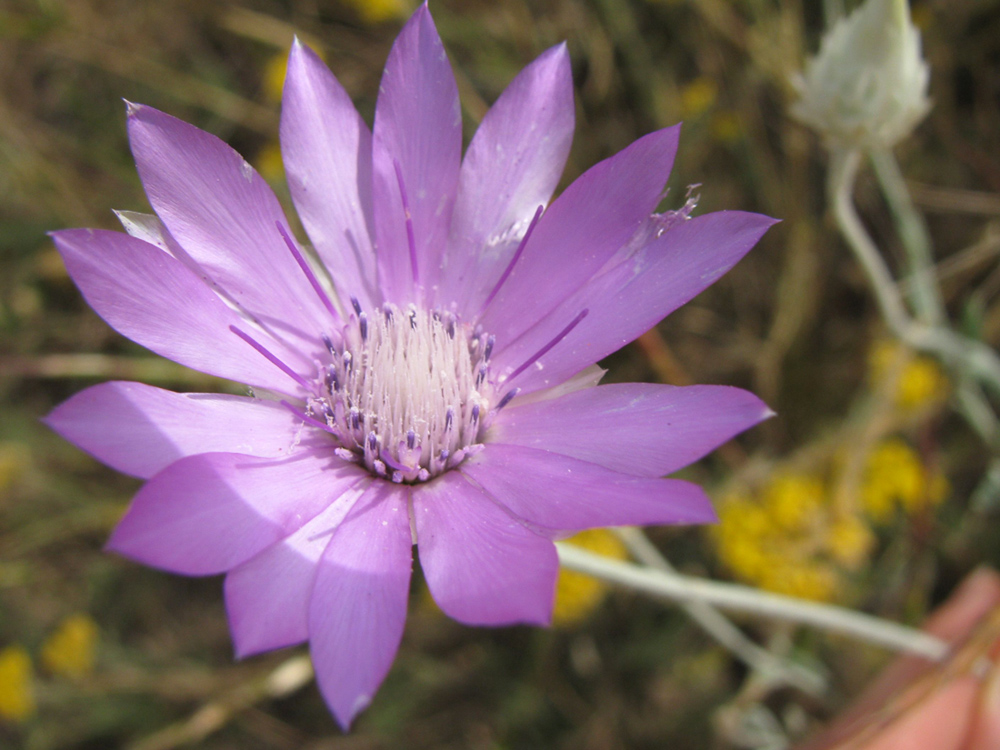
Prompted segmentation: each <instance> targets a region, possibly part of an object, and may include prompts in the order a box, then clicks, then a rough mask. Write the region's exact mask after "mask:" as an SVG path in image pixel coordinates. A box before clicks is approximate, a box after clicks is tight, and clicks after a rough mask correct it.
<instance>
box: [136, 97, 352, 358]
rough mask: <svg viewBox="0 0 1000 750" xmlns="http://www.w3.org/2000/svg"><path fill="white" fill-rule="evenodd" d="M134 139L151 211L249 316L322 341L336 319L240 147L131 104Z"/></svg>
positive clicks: (268, 190) (270, 194)
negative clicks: (289, 244) (285, 238)
mask: <svg viewBox="0 0 1000 750" xmlns="http://www.w3.org/2000/svg"><path fill="white" fill-rule="evenodd" d="M129 139H130V142H131V144H132V153H133V155H134V156H135V162H136V167H137V168H138V170H139V176H140V177H141V178H142V183H143V186H144V187H145V188H146V195H147V196H148V197H149V202H150V203H151V204H152V206H153V210H155V211H156V213H157V215H158V216H159V217H160V219H161V220H162V221H163V223H164V224H165V225H166V227H167V229H168V230H169V232H170V234H171V235H172V236H173V238H174V239H175V240H177V242H178V243H180V245H181V247H183V248H184V250H185V252H187V254H188V255H189V256H190V258H191V259H192V260H193V261H194V262H195V263H197V264H198V265H199V267H200V268H201V269H202V270H203V271H204V273H205V274H206V275H207V276H208V277H209V278H210V279H212V280H213V281H215V282H217V283H218V284H219V285H220V286H221V287H222V288H223V289H225V290H226V292H227V293H228V294H229V295H230V296H231V297H232V298H233V299H234V300H235V301H236V302H237V303H238V304H239V305H241V306H242V307H243V309H245V310H247V311H248V312H249V313H250V314H251V315H253V316H254V317H256V318H257V319H259V320H260V321H262V322H263V323H265V324H267V325H271V326H275V327H278V328H279V329H280V330H281V332H282V334H283V335H286V336H297V337H299V338H300V339H301V340H303V341H316V340H317V338H318V336H319V334H320V333H321V332H323V331H324V330H327V329H328V328H330V327H332V326H333V324H334V323H335V321H332V320H330V315H329V313H327V311H326V310H325V309H324V308H323V305H322V303H321V301H320V299H319V297H317V295H316V293H315V292H314V291H313V289H312V287H311V286H310V285H309V281H308V279H307V278H306V276H305V275H304V274H303V273H302V270H301V268H300V267H299V265H298V264H297V263H296V261H295V258H294V256H293V255H292V253H291V252H290V251H289V250H288V248H287V246H286V245H285V243H284V241H283V240H282V238H281V234H280V233H279V232H278V228H277V226H276V224H277V223H280V224H281V225H282V226H283V227H286V228H287V227H288V226H289V225H288V220H287V219H286V218H285V215H284V212H283V211H282V210H281V205H280V204H279V203H278V200H277V198H275V197H274V193H273V192H271V188H269V187H268V185H267V183H266V182H265V181H264V180H263V178H261V176H260V175H259V174H257V172H256V170H254V169H253V167H251V166H250V165H249V164H248V163H247V162H246V161H245V160H244V159H243V157H241V156H240V155H239V154H238V153H236V152H235V151H234V150H233V149H231V148H230V147H229V146H227V145H226V144H225V143H223V142H222V141H221V140H219V139H218V138H216V137H215V136H213V135H210V134H209V133H206V132H205V131H203V130H199V129H198V128H196V127H194V126H193V125H189V124H187V123H186V122H183V121H181V120H178V119H177V118H175V117H171V116H170V115H166V114H164V113H163V112H159V111H157V110H155V109H153V108H152V107H145V106H140V105H130V106H129Z"/></svg>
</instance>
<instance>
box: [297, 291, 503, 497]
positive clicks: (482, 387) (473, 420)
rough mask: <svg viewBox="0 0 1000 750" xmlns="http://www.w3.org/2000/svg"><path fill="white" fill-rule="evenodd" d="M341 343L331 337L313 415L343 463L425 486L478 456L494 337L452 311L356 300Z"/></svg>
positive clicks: (491, 392) (489, 398)
mask: <svg viewBox="0 0 1000 750" xmlns="http://www.w3.org/2000/svg"><path fill="white" fill-rule="evenodd" d="M354 309H355V313H356V315H354V316H352V317H351V322H350V323H348V324H347V325H346V326H345V327H344V330H343V335H342V338H341V343H340V344H339V345H335V344H334V343H333V342H332V341H329V340H327V348H328V349H329V351H330V362H329V364H327V365H325V367H324V369H323V382H322V383H321V384H319V385H318V388H317V391H316V392H317V393H318V395H317V396H315V397H314V398H312V399H310V400H309V403H308V408H309V413H310V415H311V416H313V417H314V418H316V419H322V420H324V421H325V422H326V424H327V425H328V426H329V427H330V431H331V432H333V434H334V435H336V437H337V438H338V440H339V442H340V447H339V448H337V455H339V456H340V457H341V458H344V459H347V460H350V461H356V462H359V463H363V464H364V465H365V466H366V467H367V468H368V470H369V471H370V472H371V473H372V474H374V475H375V476H378V477H384V478H388V479H391V480H392V481H394V482H424V481H427V480H428V479H430V478H432V477H434V476H437V475H438V474H440V473H442V472H444V471H446V470H448V469H451V468H453V467H455V466H457V465H458V464H459V463H461V462H462V460H464V459H465V458H466V456H468V455H470V454H472V453H474V452H476V451H477V450H479V449H480V435H481V433H482V432H483V431H484V430H485V425H484V421H486V419H487V418H488V415H489V412H490V408H491V405H492V404H493V402H494V396H495V387H494V384H493V382H492V381H491V379H490V377H489V374H490V373H489V360H490V355H491V353H492V349H493V337H492V336H487V335H484V334H482V333H481V332H474V331H471V330H470V328H469V326H468V325H467V324H463V323H461V322H459V321H458V320H457V319H456V318H455V317H454V316H453V315H451V314H449V313H443V312H439V311H437V310H431V311H426V310H420V309H418V308H416V307H415V306H413V305H410V306H409V307H408V308H406V309H405V310H400V309H399V308H398V307H396V306H395V305H391V304H386V305H384V306H383V307H382V308H381V309H379V310H377V311H375V312H374V313H373V314H372V315H371V316H369V315H368V314H367V313H366V312H363V311H362V310H361V308H360V305H358V304H357V303H356V302H355V303H354Z"/></svg>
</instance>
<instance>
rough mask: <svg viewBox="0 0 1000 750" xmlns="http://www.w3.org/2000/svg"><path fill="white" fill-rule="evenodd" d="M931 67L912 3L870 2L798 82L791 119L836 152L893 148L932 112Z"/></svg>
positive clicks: (841, 26)
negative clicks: (807, 127)
mask: <svg viewBox="0 0 1000 750" xmlns="http://www.w3.org/2000/svg"><path fill="white" fill-rule="evenodd" d="M929 75H930V73H929V70H928V67H927V63H926V62H924V59H923V57H922V56H921V53H920V32H919V31H918V30H917V29H916V27H915V26H914V25H913V22H912V21H911V20H910V12H909V7H908V6H907V3H906V0H865V2H864V3H863V4H862V5H861V6H859V7H858V8H857V9H856V10H855V11H854V12H853V13H851V14H850V15H849V16H848V17H847V18H845V19H841V20H840V21H838V22H837V23H836V24H835V25H834V26H833V28H832V29H830V30H829V31H828V32H827V33H826V35H825V36H824V37H823V40H822V42H821V43H820V48H819V53H818V54H817V55H816V56H815V57H814V58H812V59H811V60H810V61H809V62H808V63H807V64H806V69H805V72H804V74H802V75H799V76H796V77H795V79H794V80H793V81H792V83H793V85H794V86H795V88H796V89H797V90H798V92H799V95H800V99H799V100H798V101H797V102H796V103H795V104H794V105H793V106H792V110H791V111H792V114H793V115H794V116H795V117H796V118H798V119H799V120H801V121H802V122H804V123H806V124H807V125H810V126H811V127H813V128H815V129H816V130H817V131H818V132H819V133H820V134H821V135H822V136H823V137H824V139H825V140H826V142H827V145H828V146H830V147H831V148H842V147H847V148H879V147H882V148H889V147H891V146H894V145H895V144H896V143H898V142H899V141H900V140H902V139H903V138H905V137H906V136H907V135H909V134H910V133H911V132H912V131H913V128H914V127H916V125H917V123H918V122H920V120H922V119H923V117H924V115H926V114H927V112H928V110H929V109H930V100H929V99H928V98H927V82H928V78H929Z"/></svg>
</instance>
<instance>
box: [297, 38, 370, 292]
mask: <svg viewBox="0 0 1000 750" xmlns="http://www.w3.org/2000/svg"><path fill="white" fill-rule="evenodd" d="M371 141H372V136H371V131H369V129H368V126H367V125H366V124H365V122H364V120H362V119H361V117H360V115H358V113H357V110H355V109H354V104H353V103H352V102H351V99H350V97H349V96H348V95H347V92H346V91H344V87H343V86H341V85H340V83H339V82H338V81H337V79H336V78H335V77H334V76H333V74H332V73H331V72H330V70H329V68H327V67H326V65H325V64H324V63H323V61H322V60H320V59H319V57H317V55H316V53H315V52H313V51H312V50H311V49H309V48H308V47H306V46H305V45H303V44H302V43H301V42H300V41H299V40H298V39H296V40H295V42H294V44H293V45H292V51H291V54H290V55H289V57H288V75H287V78H286V79H285V92H284V98H283V99H282V102H281V153H282V156H283V157H284V162H285V172H286V174H287V175H288V187H289V189H290V190H291V193H292V200H293V201H295V208H296V210H297V211H298V213H299V216H300V217H301V218H302V223H303V225H304V226H305V228H306V232H307V233H308V234H309V238H310V239H311V240H312V241H313V244H314V246H315V247H316V252H317V253H318V254H319V257H320V258H322V260H323V263H324V264H326V267H327V268H328V269H329V271H330V276H331V277H332V279H333V283H334V285H335V286H336V287H337V289H338V290H339V292H340V295H341V299H342V300H343V301H344V302H345V304H346V302H347V301H348V299H349V297H351V296H354V297H357V298H358V300H359V301H360V303H361V305H362V306H363V307H365V308H371V307H372V306H374V305H376V304H379V303H380V302H381V298H380V295H379V293H378V290H377V288H376V284H375V251H374V250H373V249H372V241H371V234H370V232H371V227H372V207H371V189H372V187H371V182H372V163H371V158H372V157H371V153H372V144H371Z"/></svg>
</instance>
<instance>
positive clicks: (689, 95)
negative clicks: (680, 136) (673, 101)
mask: <svg viewBox="0 0 1000 750" xmlns="http://www.w3.org/2000/svg"><path fill="white" fill-rule="evenodd" d="M718 96H719V86H718V84H716V83H715V81H714V80H713V79H711V78H709V77H708V76H700V77H698V78H695V79H694V80H693V81H691V83H689V84H687V85H686V86H684V87H683V88H682V89H681V117H683V118H684V119H691V118H693V117H698V116H699V115H701V114H704V113H705V112H707V111H708V110H709V109H710V108H711V106H712V105H713V104H715V100H716V99H717V98H718Z"/></svg>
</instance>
